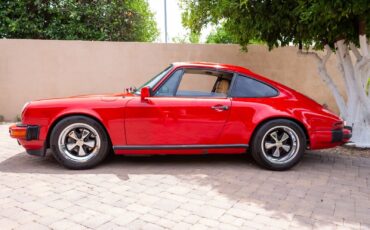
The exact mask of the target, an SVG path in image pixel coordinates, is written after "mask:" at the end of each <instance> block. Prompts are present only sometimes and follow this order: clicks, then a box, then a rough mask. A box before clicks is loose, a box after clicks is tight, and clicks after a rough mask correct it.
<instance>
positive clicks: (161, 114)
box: [9, 63, 351, 170]
mask: <svg viewBox="0 0 370 230" xmlns="http://www.w3.org/2000/svg"><path fill="white" fill-rule="evenodd" d="M21 118H22V121H21V123H19V124H16V125H13V126H11V127H10V130H9V131H10V135H11V137H13V138H16V139H18V142H19V143H20V144H21V145H22V146H23V147H24V148H25V149H26V151H27V153H29V154H31V155H37V156H44V155H45V152H46V149H48V148H51V149H52V152H53V155H54V157H55V158H56V159H57V161H59V162H60V163H61V164H62V165H64V166H65V167H68V168H71V169H86V168H91V167H93V166H95V165H97V164H98V163H100V162H101V161H103V159H104V158H105V157H106V156H107V155H108V154H109V152H110V151H111V150H112V149H113V151H114V153H115V154H218V153H226V154H245V153H250V154H251V155H252V156H253V158H254V159H255V160H256V162H257V163H258V164H259V165H261V166H263V167H265V168H268V169H272V170H284V169H289V168H291V167H292V166H294V165H295V164H297V163H298V162H299V160H300V159H301V158H302V156H303V154H304V152H305V150H306V149H322V148H330V147H334V146H337V145H341V144H343V143H345V142H347V141H348V140H349V139H350V138H351V128H350V127H347V126H345V125H344V122H343V120H341V119H340V118H339V117H338V116H336V115H335V114H333V113H331V112H330V111H328V110H326V109H325V108H323V107H322V106H321V105H319V104H318V103H316V102H315V101H313V100H311V99H309V98H307V97H306V96H304V95H302V94H300V93H298V92H296V91H294V90H292V89H290V88H288V87H286V86H284V85H281V84H279V83H277V82H274V81H272V80H269V79H266V78H264V77H262V76H260V75H258V74H256V73H253V72H251V71H250V70H248V69H245V68H242V67H238V66H233V65H225V64H212V63H174V64H172V65H170V66H169V67H167V68H166V69H165V70H163V71H162V72H161V73H159V74H158V75H156V76H155V77H153V78H152V79H151V80H150V81H148V82H147V83H145V84H144V85H143V86H141V87H140V88H138V89H137V90H136V89H135V90H127V92H125V93H121V94H113V95H90V96H77V97H69V98H60V99H50V100H39V101H32V102H29V103H27V104H26V105H25V106H24V108H23V110H22V115H21Z"/></svg>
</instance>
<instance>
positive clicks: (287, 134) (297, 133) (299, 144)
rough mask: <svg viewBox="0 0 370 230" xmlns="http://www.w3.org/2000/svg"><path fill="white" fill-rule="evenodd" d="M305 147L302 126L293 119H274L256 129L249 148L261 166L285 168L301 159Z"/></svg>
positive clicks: (275, 168) (276, 168) (277, 168)
mask: <svg viewBox="0 0 370 230" xmlns="http://www.w3.org/2000/svg"><path fill="white" fill-rule="evenodd" d="M305 149H306V137H305V133H304V131H303V130H302V128H301V127H300V126H299V125H298V124H297V123H295V122H293V121H290V120H286V119H276V120H271V121H268V122H266V123H265V124H263V125H262V126H261V127H260V128H259V129H258V130H257V132H256V133H255V135H254V137H253V139H252V146H251V149H250V150H251V153H252V156H253V158H254V159H255V161H256V162H257V163H258V164H259V165H261V166H262V167H264V168H267V169H272V170H286V169H289V168H291V167H293V166H294V165H296V164H297V163H298V162H299V161H300V160H301V158H302V157H303V154H304V152H305Z"/></svg>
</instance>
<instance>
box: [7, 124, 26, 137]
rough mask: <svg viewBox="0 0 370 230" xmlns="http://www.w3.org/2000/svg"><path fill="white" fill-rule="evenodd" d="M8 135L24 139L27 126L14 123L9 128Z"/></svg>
mask: <svg viewBox="0 0 370 230" xmlns="http://www.w3.org/2000/svg"><path fill="white" fill-rule="evenodd" d="M9 132H10V136H11V137H12V138H17V139H26V137H27V128H26V127H17V126H16V125H14V126H11V127H10V128H9Z"/></svg>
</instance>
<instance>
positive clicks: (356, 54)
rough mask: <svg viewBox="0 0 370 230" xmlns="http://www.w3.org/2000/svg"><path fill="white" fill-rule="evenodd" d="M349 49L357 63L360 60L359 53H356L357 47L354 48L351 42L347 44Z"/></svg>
mask: <svg viewBox="0 0 370 230" xmlns="http://www.w3.org/2000/svg"><path fill="white" fill-rule="evenodd" d="M349 47H350V48H351V50H352V52H353V54H354V55H355V57H356V59H357V62H359V61H360V60H361V59H362V56H361V54H360V51H358V49H357V47H356V46H355V44H353V42H350V43H349Z"/></svg>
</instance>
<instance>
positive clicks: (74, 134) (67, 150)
mask: <svg viewBox="0 0 370 230" xmlns="http://www.w3.org/2000/svg"><path fill="white" fill-rule="evenodd" d="M100 144H101V141H100V136H99V134H98V132H97V131H96V129H95V128H93V127H92V126H90V125H88V124H85V123H74V124H71V125H69V126H67V127H66V128H64V129H63V131H62V132H61V133H60V135H59V138H58V148H59V151H60V152H61V153H62V154H63V155H64V156H65V157H67V158H69V159H71V160H73V161H75V162H86V161H88V160H89V159H91V158H93V157H94V156H95V155H96V154H97V153H98V152H99V150H100V146H101V145H100Z"/></svg>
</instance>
